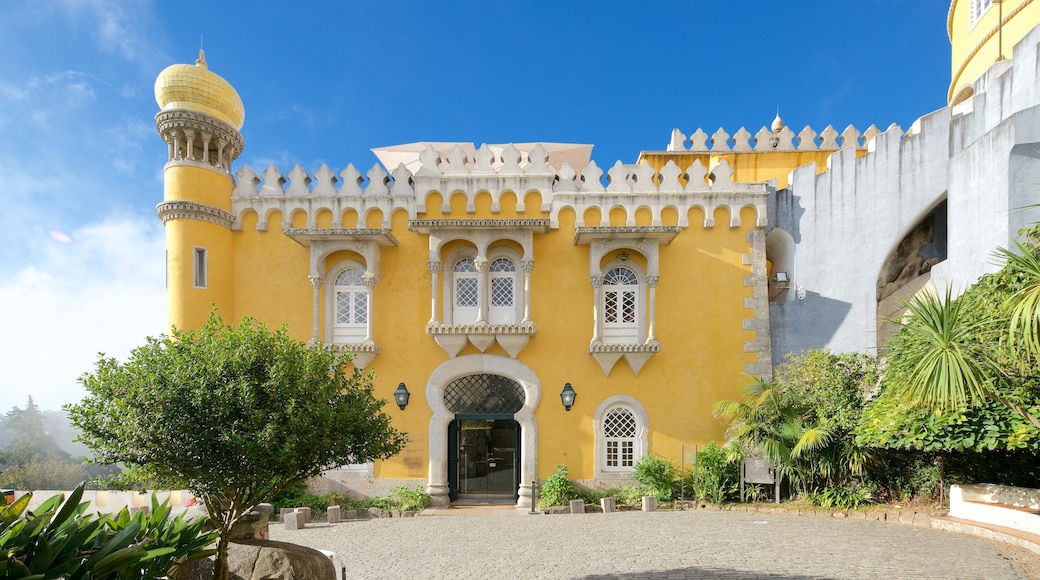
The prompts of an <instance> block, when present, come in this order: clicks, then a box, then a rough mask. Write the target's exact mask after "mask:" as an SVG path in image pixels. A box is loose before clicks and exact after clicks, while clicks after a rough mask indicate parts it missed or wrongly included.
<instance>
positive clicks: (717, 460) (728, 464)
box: [691, 441, 740, 504]
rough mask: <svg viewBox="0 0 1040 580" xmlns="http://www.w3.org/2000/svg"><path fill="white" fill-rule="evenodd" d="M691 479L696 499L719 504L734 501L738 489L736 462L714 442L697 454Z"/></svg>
mask: <svg viewBox="0 0 1040 580" xmlns="http://www.w3.org/2000/svg"><path fill="white" fill-rule="evenodd" d="M691 479H692V481H691V483H692V484H693V490H694V493H695V494H696V495H697V499H698V500H699V501H706V502H708V503H713V504H720V503H725V502H726V501H730V500H733V499H736V496H737V492H738V490H739V489H740V481H739V479H738V476H737V466H736V462H735V461H732V460H731V459H730V458H729V457H728V456H727V453H726V451H725V450H723V449H721V448H720V447H719V446H718V445H716V444H715V442H714V441H712V442H711V443H709V444H707V445H705V446H704V449H701V450H700V452H699V453H697V463H696V465H695V466H694V468H693V475H692V478H691Z"/></svg>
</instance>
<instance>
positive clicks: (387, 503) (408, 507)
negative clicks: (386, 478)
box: [374, 485, 430, 512]
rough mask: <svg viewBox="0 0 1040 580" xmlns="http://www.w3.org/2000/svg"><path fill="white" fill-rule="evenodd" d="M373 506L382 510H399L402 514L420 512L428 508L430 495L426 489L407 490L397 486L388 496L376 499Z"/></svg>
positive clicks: (420, 487) (417, 487)
mask: <svg viewBox="0 0 1040 580" xmlns="http://www.w3.org/2000/svg"><path fill="white" fill-rule="evenodd" d="M374 504H375V506H374V507H378V508H380V509H384V510H401V511H403V512H421V511H423V510H424V509H426V508H428V507H430V494H428V493H426V488H424V487H423V486H421V485H419V486H416V487H415V489H408V488H407V487H405V486H403V485H399V486H397V487H396V488H394V490H393V491H391V492H390V495H388V496H386V497H382V498H378V499H376V500H375V502H374Z"/></svg>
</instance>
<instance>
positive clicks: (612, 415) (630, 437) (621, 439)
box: [603, 407, 636, 469]
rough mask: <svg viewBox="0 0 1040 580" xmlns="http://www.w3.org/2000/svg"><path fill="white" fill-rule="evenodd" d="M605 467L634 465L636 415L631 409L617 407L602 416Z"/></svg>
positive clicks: (628, 466)
mask: <svg viewBox="0 0 1040 580" xmlns="http://www.w3.org/2000/svg"><path fill="white" fill-rule="evenodd" d="M603 437H604V438H605V439H606V444H607V445H606V456H607V457H606V459H607V467H608V468H614V469H627V468H631V467H633V466H634V465H635V438H636V417H635V415H634V414H633V413H632V411H631V410H629V409H627V408H625V407H618V408H616V409H613V410H611V411H610V412H609V413H607V415H606V417H604V418H603Z"/></svg>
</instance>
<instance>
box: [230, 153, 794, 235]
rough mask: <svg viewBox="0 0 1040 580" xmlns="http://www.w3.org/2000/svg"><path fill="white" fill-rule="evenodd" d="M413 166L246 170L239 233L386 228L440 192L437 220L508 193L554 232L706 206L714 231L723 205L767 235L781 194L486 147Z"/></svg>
mask: <svg viewBox="0 0 1040 580" xmlns="http://www.w3.org/2000/svg"><path fill="white" fill-rule="evenodd" d="M415 166H416V169H415V171H414V173H413V171H412V170H410V169H408V167H406V165H405V163H400V164H399V165H398V166H397V168H396V169H394V170H393V171H391V172H390V173H387V172H386V171H385V170H384V169H383V167H382V166H381V165H379V164H376V165H374V166H373V167H372V168H371V169H370V170H368V171H367V172H366V173H365V174H364V175H363V174H362V173H361V172H360V171H358V169H357V168H355V167H354V165H348V166H347V168H346V169H344V170H343V171H341V172H340V173H339V174H336V173H335V172H333V171H332V170H331V169H330V168H329V167H328V166H326V165H322V166H321V168H319V169H318V171H317V172H315V173H314V174H313V175H311V174H309V173H307V171H305V170H304V169H303V168H302V167H300V166H299V165H297V166H295V167H293V168H292V170H291V171H289V174H288V175H285V174H283V173H282V172H281V171H279V170H278V168H277V167H275V166H274V165H271V166H269V167H268V168H267V169H265V170H264V171H263V172H262V173H260V174H257V173H256V172H255V171H254V170H253V169H252V168H251V167H249V166H248V165H246V166H243V167H242V169H241V170H239V171H238V173H237V174H236V177H237V179H238V182H237V185H236V187H235V189H234V192H233V193H232V197H231V201H232V213H233V214H234V216H235V228H236V229H240V228H241V220H242V216H243V215H244V214H245V213H246V212H248V211H254V212H256V213H257V214H258V216H259V219H258V221H257V229H259V230H264V229H266V228H267V222H268V219H269V217H270V216H271V215H272V214H273V213H275V212H278V213H280V214H281V216H282V220H283V223H282V227H283V228H290V227H291V224H292V222H293V215H295V214H297V213H298V212H303V213H304V214H305V215H307V224H306V226H305V227H307V228H315V227H317V223H316V222H317V216H318V214H319V213H321V212H323V211H328V212H329V213H331V215H332V223H331V226H330V227H331V228H333V229H338V228H342V227H343V223H342V220H343V215H344V213H345V212H346V211H348V210H350V211H353V212H355V213H356V214H357V216H358V224H359V226H358V227H383V228H389V227H390V218H391V216H392V215H393V213H394V212H396V211H398V210H404V211H406V212H407V214H408V217H409V220H416V219H419V217H418V216H419V215H420V214H426V213H428V210H432V209H433V208H428V207H427V202H428V199H429V198H430V196H431V195H433V194H439V199H440V200H441V203H442V206H441V207H440V212H441V213H442V214H443V215H446V216H447V215H450V214H451V211H452V206H451V199H452V197H453V196H455V195H458V194H461V195H463V196H465V199H466V204H465V206H466V207H465V211H466V213H467V214H473V213H475V212H476V198H477V196H478V195H479V194H487V195H490V197H491V213H492V214H497V213H499V212H500V211H501V203H500V201H501V198H502V196H503V194H506V193H512V194H514V195H515V198H516V211H517V213H529V214H532V213H533V214H540V213H548V214H549V219H550V226H551V227H553V228H555V227H558V225H559V223H558V218H559V213H560V211H561V210H563V209H565V208H570V209H572V210H573V211H574V212H575V213H576V215H577V221H578V225H579V226H592V227H598V226H602V225H608V224H603V223H585V220H586V216H587V215H591V214H590V213H589V210H598V215H599V216H601V219H602V220H606V219H607V218H608V216H609V214H610V212H611V211H612V210H614V209H616V208H622V209H624V210H625V211H626V216H627V217H626V225H632V226H634V225H635V215H636V211H637V210H639V209H641V208H645V209H646V210H649V211H650V213H651V216H652V224H651V225H654V226H659V225H661V224H662V223H663V219H662V214H663V213H664V211H665V210H667V209H672V210H674V211H675V212H676V213H677V214H678V215H679V217H678V220H679V224H678V225H679V226H683V227H686V226H687V225H689V224H688V223H687V221H688V218H687V217H686V216H687V212H688V211H689V210H690V209H692V208H699V209H701V210H703V212H704V216H705V221H704V224H703V225H704V227H713V226H714V225H715V222H714V213H715V210H716V208H719V207H724V208H725V209H727V211H728V212H729V214H730V218H729V224H728V225H729V226H730V227H740V225H741V219H740V210H741V209H742V208H744V207H752V208H754V209H755V212H756V222H755V227H764V226H765V220H766V209H765V208H766V197H767V196H768V193H769V191H771V189H772V188H774V186H772V185H770V184H768V183H735V182H734V181H733V179H732V176H733V169H732V168H731V167H730V166H729V164H728V163H727V162H725V161H722V162H720V163H719V164H717V165H716V166H714V167H712V168H711V170H710V171H709V169H708V168H706V167H705V166H704V165H703V164H702V163H701V161H700V160H695V161H694V162H693V163H692V164H691V165H690V166H688V167H685V168H680V167H679V166H677V165H676V164H675V163H672V162H669V163H668V164H667V165H665V166H664V167H663V168H662V170H661V171H660V172H658V171H655V170H654V169H653V168H652V167H651V166H650V165H648V164H646V163H638V164H623V163H621V162H620V161H618V162H617V163H615V164H614V165H613V166H612V167H611V168H610V169H609V170H607V171H606V173H605V174H604V171H603V170H602V169H600V168H599V166H597V165H596V163H595V162H594V161H590V162H589V163H588V165H586V166H585V167H583V168H581V170H580V171H579V170H577V169H575V168H574V167H572V166H571V165H570V163H569V162H568V161H566V160H564V161H562V162H561V164H560V166H559V168H557V167H554V166H553V165H552V164H551V163H550V155H549V153H548V152H547V151H546V149H545V148H543V147H542V146H541V145H535V146H534V147H532V148H530V149H529V150H526V151H521V150H519V149H517V148H515V147H513V146H512V145H509V146H505V147H504V148H502V149H500V150H499V151H497V152H496V151H495V150H493V149H492V148H491V147H489V146H487V145H482V146H481V147H480V148H479V149H476V150H475V152H474V153H473V154H472V155H468V154H467V153H466V152H465V151H464V150H463V149H462V148H461V147H459V146H457V145H456V146H455V147H453V148H452V149H451V150H450V151H448V152H447V153H446V154H442V153H439V152H438V151H437V150H436V149H435V148H434V147H432V146H429V145H428V146H427V147H426V148H425V149H424V150H423V151H422V152H421V153H420V154H419V155H418V163H417V164H416V165H415ZM604 178H605V179H604ZM531 193H536V194H538V196H539V198H540V200H541V206H540V207H538V208H528V207H526V204H525V200H526V199H527V196H528V194H531ZM374 211H378V212H379V215H381V220H382V224H380V225H373V224H370V223H369V221H368V219H367V218H368V216H369V215H370V213H371V212H374ZM454 217H462V216H454ZM363 224H364V225H363Z"/></svg>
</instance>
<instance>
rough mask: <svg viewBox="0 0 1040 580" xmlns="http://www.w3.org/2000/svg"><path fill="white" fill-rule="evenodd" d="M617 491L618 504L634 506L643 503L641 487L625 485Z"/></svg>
mask: <svg viewBox="0 0 1040 580" xmlns="http://www.w3.org/2000/svg"><path fill="white" fill-rule="evenodd" d="M616 491H617V495H616V496H615V497H616V498H617V501H618V503H620V504H625V505H636V504H639V503H641V502H642V501H643V495H644V494H643V488H642V486H635V485H626V486H624V487H622V488H620V489H618V490H616Z"/></svg>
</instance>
